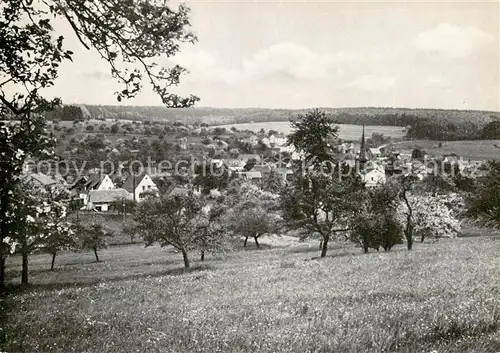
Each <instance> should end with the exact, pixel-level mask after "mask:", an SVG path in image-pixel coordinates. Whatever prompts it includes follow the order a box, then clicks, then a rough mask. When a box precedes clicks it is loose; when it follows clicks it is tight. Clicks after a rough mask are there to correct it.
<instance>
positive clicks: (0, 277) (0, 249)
mask: <svg viewBox="0 0 500 353" xmlns="http://www.w3.org/2000/svg"><path fill="white" fill-rule="evenodd" d="M8 202H9V194H8V193H7V192H6V191H4V192H3V193H2V199H1V201H0V207H1V210H0V217H1V220H0V221H1V224H0V227H1V229H0V294H2V293H3V292H4V291H5V260H6V258H7V256H6V254H5V253H6V252H7V251H6V250H5V245H4V243H3V239H4V238H5V237H6V236H7V232H8V225H7V203H8Z"/></svg>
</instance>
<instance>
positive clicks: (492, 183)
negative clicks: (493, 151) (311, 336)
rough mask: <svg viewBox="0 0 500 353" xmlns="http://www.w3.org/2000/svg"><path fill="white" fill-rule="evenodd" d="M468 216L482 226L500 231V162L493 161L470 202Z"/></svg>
mask: <svg viewBox="0 0 500 353" xmlns="http://www.w3.org/2000/svg"><path fill="white" fill-rule="evenodd" d="M467 215H468V216H469V217H470V218H472V219H474V220H476V221H477V222H479V223H480V224H481V225H485V226H490V227H494V228H497V229H500V162H499V161H491V162H490V163H489V172H488V174H487V176H486V177H484V178H482V179H481V180H480V181H479V185H478V190H477V192H476V193H475V194H473V195H471V197H470V198H469V200H468V210H467Z"/></svg>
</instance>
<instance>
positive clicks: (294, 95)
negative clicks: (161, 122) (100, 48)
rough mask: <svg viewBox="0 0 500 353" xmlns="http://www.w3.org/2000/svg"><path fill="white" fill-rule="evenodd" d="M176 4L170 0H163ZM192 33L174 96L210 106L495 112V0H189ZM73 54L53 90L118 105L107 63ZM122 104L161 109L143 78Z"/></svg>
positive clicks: (178, 59)
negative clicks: (193, 40) (193, 39)
mask: <svg viewBox="0 0 500 353" xmlns="http://www.w3.org/2000/svg"><path fill="white" fill-rule="evenodd" d="M170 4H171V6H176V4H175V3H170ZM187 4H188V5H189V7H190V8H191V11H192V12H191V23H192V29H193V31H195V32H196V34H197V36H198V39H199V40H198V42H197V43H196V44H194V45H191V44H189V45H185V46H183V47H182V52H181V53H179V54H178V55H176V56H175V57H174V58H173V59H172V63H177V64H180V65H182V66H184V67H185V68H186V69H188V70H189V74H188V75H186V76H184V77H183V78H182V80H181V84H180V85H179V87H177V89H176V92H178V93H180V94H194V95H196V96H198V97H200V99H201V101H200V102H199V103H198V105H199V106H211V107H228V108H244V107H263V108H290V109H298V108H312V107H334V108H335V107H362V106H365V107H366V106H381V107H408V108H444V109H480V110H495V111H498V110H500V106H499V105H500V96H499V86H500V72H499V64H500V62H499V38H500V35H499V18H500V17H499V15H500V14H499V3H498V2H473V3H472V2H468V3H465V2H461V3H460V2H459V3H452V2H449V3H446V2H402V1H398V2H367V1H365V2H355V3H348V2H333V1H316V2H297V1H249V0H247V1H237V0H231V1H204V0H201V1H200V0H198V1H187ZM59 30H60V31H61V32H63V34H64V35H65V37H66V38H67V45H68V47H69V48H70V49H72V50H73V51H75V55H74V62H73V63H67V64H64V65H62V67H61V72H60V77H59V79H58V80H57V81H56V85H55V86H54V87H53V88H51V90H50V94H51V95H57V96H60V97H61V98H62V99H63V102H64V103H66V104H69V103H86V104H119V103H118V102H117V101H116V98H115V96H114V95H113V92H115V91H116V90H117V89H119V86H118V85H117V84H116V82H115V80H114V79H113V78H112V77H111V75H110V72H109V68H108V66H107V64H106V63H105V62H102V61H101V60H100V59H99V57H98V56H97V54H96V53H94V52H92V51H87V50H86V49H84V48H83V47H82V46H81V45H79V43H78V40H77V39H76V37H75V36H74V35H72V33H71V29H70V28H69V27H68V26H64V25H62V26H60V27H59ZM122 104H125V105H160V104H161V102H160V100H159V98H158V97H157V96H155V94H154V93H153V92H152V91H151V89H150V88H149V86H147V84H146V85H145V90H144V92H143V93H141V94H140V95H139V96H138V97H137V98H135V99H130V100H126V101H124V102H122Z"/></svg>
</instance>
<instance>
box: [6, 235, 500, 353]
mask: <svg viewBox="0 0 500 353" xmlns="http://www.w3.org/2000/svg"><path fill="white" fill-rule="evenodd" d="M316 245H317V244H313V245H312V246H316ZM297 246H299V245H297ZM301 246H304V245H301ZM499 250H500V239H498V238H491V237H481V238H464V239H456V240H452V241H442V242H439V243H436V244H423V245H421V244H417V246H416V249H415V251H413V252H407V251H405V250H404V249H403V248H402V247H400V248H397V249H396V250H395V251H393V252H389V253H376V252H375V253H369V254H366V255H365V254H361V253H360V251H359V249H349V248H348V249H345V248H341V247H339V248H338V249H336V250H334V251H332V256H331V257H327V258H325V259H322V260H311V256H312V255H313V253H311V252H306V251H297V249H296V248H295V247H284V248H274V249H272V248H271V249H270V250H259V251H241V252H235V253H231V254H227V255H226V258H210V259H209V260H208V261H206V263H205V264H204V265H203V266H202V267H198V268H195V270H193V271H190V272H183V271H182V270H179V269H178V268H179V267H180V266H182V264H181V257H180V255H179V254H175V253H172V252H169V251H165V250H164V249H159V248H148V249H146V250H144V249H143V248H140V247H139V246H131V247H120V248H112V249H109V250H107V251H106V252H105V253H103V255H102V257H103V258H104V260H105V261H104V263H102V264H92V263H90V259H91V257H90V255H89V256H88V257H85V256H84V255H80V256H81V257H80V258H78V259H76V260H75V259H74V256H73V257H71V256H72V255H67V257H66V259H64V261H65V262H66V263H65V265H63V266H62V267H61V268H60V269H59V272H58V273H57V275H54V274H53V273H50V272H48V271H44V270H40V271H38V272H36V271H35V273H34V274H33V275H32V278H33V281H34V284H33V285H32V287H31V288H29V289H28V290H25V291H22V292H18V293H14V294H12V295H10V296H9V297H8V298H7V304H8V305H9V307H10V310H9V312H8V313H7V319H6V322H5V323H4V326H5V327H4V329H5V331H6V342H5V343H4V344H3V346H1V345H0V350H2V351H25V352H28V351H29V352H42V351H43V352H48V351H51V352H52V351H53V352H301V353H302V352H374V353H375V352H377V353H378V352H392V351H394V352H431V351H437V352H438V353H441V352H498V351H500V330H499V329H500V257H499V253H498V251H499ZM48 260H49V259H47V261H48ZM34 263H35V264H36V266H39V267H40V268H45V267H46V265H45V258H43V259H42V258H40V259H39V261H36V259H35V261H34ZM10 269H11V270H10V271H14V272H11V273H15V271H16V267H15V266H11V267H10Z"/></svg>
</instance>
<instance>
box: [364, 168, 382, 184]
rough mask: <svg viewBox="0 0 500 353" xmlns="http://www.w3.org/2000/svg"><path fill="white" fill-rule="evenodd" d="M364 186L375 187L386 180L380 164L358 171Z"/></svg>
mask: <svg viewBox="0 0 500 353" xmlns="http://www.w3.org/2000/svg"><path fill="white" fill-rule="evenodd" d="M360 175H361V179H362V180H363V182H364V183H365V185H366V187H375V186H378V185H381V184H384V183H385V182H386V176H385V169H384V168H383V167H382V166H379V165H377V166H372V167H370V168H367V169H365V170H364V171H362V172H360Z"/></svg>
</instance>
